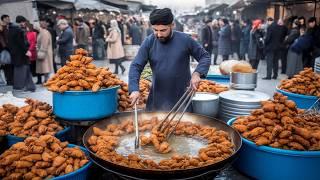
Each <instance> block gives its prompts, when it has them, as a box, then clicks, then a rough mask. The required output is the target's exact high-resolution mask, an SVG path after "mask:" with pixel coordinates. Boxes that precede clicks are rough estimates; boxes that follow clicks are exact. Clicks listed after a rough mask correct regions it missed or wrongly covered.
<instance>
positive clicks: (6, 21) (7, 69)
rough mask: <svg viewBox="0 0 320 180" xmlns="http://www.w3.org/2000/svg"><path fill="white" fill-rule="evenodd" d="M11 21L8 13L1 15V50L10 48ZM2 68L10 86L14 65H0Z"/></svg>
mask: <svg viewBox="0 0 320 180" xmlns="http://www.w3.org/2000/svg"><path fill="white" fill-rule="evenodd" d="M10 24H11V22H10V16H9V15H7V14H4V15H2V16H1V21H0V26H1V27H0V52H1V51H3V50H6V51H9V49H8V35H9V25H10ZM0 67H1V69H3V71H4V76H5V79H6V83H7V85H8V86H12V85H13V65H12V63H11V64H4V65H1V66H0Z"/></svg>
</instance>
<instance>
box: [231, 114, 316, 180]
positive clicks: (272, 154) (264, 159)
mask: <svg viewBox="0 0 320 180" xmlns="http://www.w3.org/2000/svg"><path fill="white" fill-rule="evenodd" d="M235 120H236V118H233V119H231V120H229V121H228V125H229V126H231V125H232V123H233V122H234V121H235ZM242 142H243V144H242V147H241V149H240V151H239V156H238V159H237V160H236V161H235V162H234V164H233V165H234V167H235V168H236V169H238V170H239V171H240V172H242V173H244V174H246V175H247V176H250V177H252V178H254V179H262V180H275V179H290V180H301V179H308V180H317V179H319V177H320V171H319V164H320V151H295V150H284V149H278V148H272V147H269V146H257V145H256V144H255V143H253V142H252V141H249V140H247V139H245V138H242Z"/></svg>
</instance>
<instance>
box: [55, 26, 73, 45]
mask: <svg viewBox="0 0 320 180" xmlns="http://www.w3.org/2000/svg"><path fill="white" fill-rule="evenodd" d="M72 38H73V34H72V32H70V31H68V30H67V29H66V30H65V31H64V32H63V34H62V35H61V36H60V38H59V40H58V41H57V43H58V44H65V43H67V42H68V41H70V39H72Z"/></svg>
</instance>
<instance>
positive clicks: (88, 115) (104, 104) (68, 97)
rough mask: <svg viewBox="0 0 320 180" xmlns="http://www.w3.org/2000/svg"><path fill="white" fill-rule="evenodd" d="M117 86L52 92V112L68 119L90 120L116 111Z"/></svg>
mask: <svg viewBox="0 0 320 180" xmlns="http://www.w3.org/2000/svg"><path fill="white" fill-rule="evenodd" d="M118 88H119V86H116V87H112V88H107V89H101V90H100V91H98V92H92V91H66V92H64V93H58V92H53V98H52V101H53V113H54V114H55V115H56V116H57V117H59V118H61V119H65V120H68V121H81V120H86V121H89V120H90V121H92V120H98V119H102V118H105V117H108V116H111V115H112V114H113V113H115V112H116V111H117V107H118V91H117V90H118Z"/></svg>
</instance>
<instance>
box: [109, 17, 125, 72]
mask: <svg viewBox="0 0 320 180" xmlns="http://www.w3.org/2000/svg"><path fill="white" fill-rule="evenodd" d="M110 26H111V28H110V29H109V36H108V37H107V42H108V48H107V56H108V59H109V60H110V63H112V64H115V65H116V67H115V71H114V74H118V68H119V66H120V68H121V70H122V74H123V73H124V71H125V70H126V69H125V67H124V66H123V65H122V64H121V62H122V61H123V59H124V49H123V46H122V42H121V31H120V29H119V27H118V22H117V21H116V20H111V21H110Z"/></svg>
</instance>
